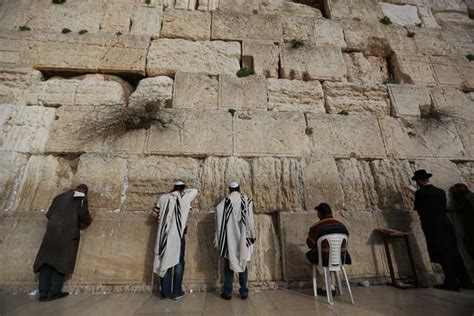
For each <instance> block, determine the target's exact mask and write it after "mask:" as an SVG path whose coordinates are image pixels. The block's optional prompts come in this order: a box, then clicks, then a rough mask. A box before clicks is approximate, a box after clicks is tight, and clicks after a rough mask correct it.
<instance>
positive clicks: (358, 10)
mask: <svg viewBox="0 0 474 316" xmlns="http://www.w3.org/2000/svg"><path fill="white" fill-rule="evenodd" d="M325 7H326V11H327V14H328V17H329V18H330V19H348V18H352V19H360V20H362V21H374V20H379V19H380V18H381V17H383V13H382V10H381V9H380V7H379V4H378V1H376V0H359V1H354V0H327V1H325Z"/></svg>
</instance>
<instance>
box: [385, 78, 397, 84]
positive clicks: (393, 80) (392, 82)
mask: <svg viewBox="0 0 474 316" xmlns="http://www.w3.org/2000/svg"><path fill="white" fill-rule="evenodd" d="M383 84H399V82H398V81H397V80H395V79H393V78H388V79H385V80H384V82H383Z"/></svg>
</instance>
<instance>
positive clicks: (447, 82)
mask: <svg viewBox="0 0 474 316" xmlns="http://www.w3.org/2000/svg"><path fill="white" fill-rule="evenodd" d="M430 61H431V64H432V67H433V71H434V74H435V77H436V80H437V82H438V83H439V84H440V85H444V86H454V87H459V88H461V89H462V90H464V91H474V74H473V73H474V66H473V65H472V63H471V62H470V61H469V60H468V59H467V58H466V57H465V56H449V57H448V56H431V57H430Z"/></svg>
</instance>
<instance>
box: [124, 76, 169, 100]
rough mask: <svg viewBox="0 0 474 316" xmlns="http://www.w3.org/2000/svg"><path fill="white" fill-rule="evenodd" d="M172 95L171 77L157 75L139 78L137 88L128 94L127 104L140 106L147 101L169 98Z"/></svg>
mask: <svg viewBox="0 0 474 316" xmlns="http://www.w3.org/2000/svg"><path fill="white" fill-rule="evenodd" d="M172 96H173V79H171V78H170V77H166V76H157V77H152V78H145V79H142V80H140V82H139V83H138V87H137V89H136V90H135V91H134V92H133V93H132V94H131V95H130V99H129V103H128V105H129V106H140V105H143V104H146V103H148V102H157V101H162V100H166V99H171V98H172Z"/></svg>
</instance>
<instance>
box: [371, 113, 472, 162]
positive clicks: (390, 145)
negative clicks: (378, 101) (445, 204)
mask: <svg viewBox="0 0 474 316" xmlns="http://www.w3.org/2000/svg"><path fill="white" fill-rule="evenodd" d="M379 122H380V126H381V129H382V133H383V137H384V140H385V144H386V146H387V154H388V156H390V157H396V158H416V157H450V158H462V157H466V155H467V153H466V149H465V148H464V146H463V143H462V141H461V136H460V135H459V133H458V131H457V129H456V126H455V125H454V123H452V122H448V121H446V122H442V121H438V120H436V119H433V118H422V119H416V118H408V117H406V118H404V119H395V118H391V117H381V118H379Z"/></svg>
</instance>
